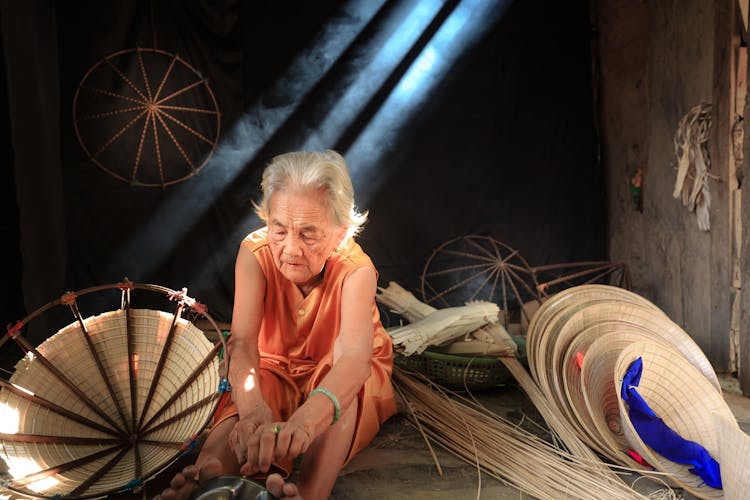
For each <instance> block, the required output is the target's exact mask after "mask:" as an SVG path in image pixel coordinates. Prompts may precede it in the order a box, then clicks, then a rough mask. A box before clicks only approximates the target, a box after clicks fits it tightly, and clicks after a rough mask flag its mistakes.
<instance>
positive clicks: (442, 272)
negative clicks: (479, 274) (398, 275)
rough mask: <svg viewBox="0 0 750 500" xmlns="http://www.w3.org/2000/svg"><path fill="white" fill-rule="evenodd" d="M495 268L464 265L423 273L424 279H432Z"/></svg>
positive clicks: (483, 265) (482, 265) (486, 265)
mask: <svg viewBox="0 0 750 500" xmlns="http://www.w3.org/2000/svg"><path fill="white" fill-rule="evenodd" d="M494 267H495V266H494V265H493V264H472V265H466V266H458V267H451V268H448V269H442V270H440V271H432V272H429V273H425V275H424V276H425V277H426V278H434V277H435V276H443V275H446V274H455V273H458V272H461V271H470V270H472V269H486V270H488V271H489V270H491V269H492V268H494Z"/></svg>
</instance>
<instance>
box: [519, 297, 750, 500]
mask: <svg viewBox="0 0 750 500" xmlns="http://www.w3.org/2000/svg"><path fill="white" fill-rule="evenodd" d="M526 345H527V355H528V362H529V369H530V371H531V375H532V377H533V378H534V380H535V382H536V383H537V385H538V386H539V388H540V389H541V391H542V392H543V393H544V395H545V397H546V398H547V399H548V400H549V402H550V404H551V405H552V406H553V408H554V409H555V411H556V412H557V413H558V415H559V417H560V418H562V419H563V420H564V421H565V422H567V424H569V426H570V427H571V428H572V429H574V430H575V431H576V433H577V434H578V435H579V436H580V438H581V439H582V440H583V441H584V442H585V443H587V444H588V445H589V446H590V447H591V448H592V449H593V450H595V451H596V452H598V453H599V454H600V455H602V456H603V457H605V458H606V459H608V460H609V461H611V462H612V463H615V464H618V465H621V466H625V467H629V468H633V469H635V470H639V471H641V472H642V473H643V474H645V475H649V474H651V473H653V471H656V473H658V475H659V477H660V478H661V479H663V480H666V482H667V483H669V484H671V485H673V486H677V487H680V488H683V489H685V490H686V491H689V492H691V493H692V494H694V495H696V496H698V497H701V498H721V497H723V496H724V494H725V492H724V491H723V490H720V489H714V488H711V487H709V486H707V485H705V484H704V483H703V480H702V479H701V478H700V477H699V476H697V475H695V474H693V473H692V472H690V471H689V470H688V469H689V468H690V466H686V465H682V464H678V463H675V462H671V461H670V460H667V459H666V458H664V457H663V456H660V455H659V454H658V453H656V452H654V451H653V450H651V449H650V448H649V447H648V446H647V445H646V444H645V443H644V442H643V441H642V440H641V439H640V437H639V436H638V433H637V432H636V430H635V428H634V427H633V425H632V423H631V422H630V420H629V418H628V407H627V404H626V403H625V402H624V401H622V399H621V397H620V386H621V381H622V378H623V376H624V374H625V372H626V371H627V369H628V367H629V366H630V364H631V363H632V362H633V361H634V360H636V359H637V358H639V357H640V358H641V359H642V361H643V373H642V376H641V379H640V383H639V386H638V392H639V394H640V395H641V396H642V397H643V398H644V399H645V400H646V402H647V403H648V404H649V406H650V407H651V408H652V410H654V412H655V413H656V414H657V415H658V416H659V417H661V418H662V420H663V421H664V423H665V424H667V425H668V426H669V427H670V428H672V429H673V430H674V431H676V432H677V433H678V434H679V435H680V436H682V437H683V438H685V439H687V440H690V441H695V442H697V443H699V444H701V445H702V446H703V447H704V448H705V449H706V450H707V451H708V452H709V453H710V454H711V456H712V457H714V458H715V459H716V460H717V461H718V460H719V450H720V448H721V446H720V434H719V428H718V424H717V421H720V422H722V423H723V424H724V425H725V426H727V425H728V426H729V427H730V430H726V429H725V430H724V435H728V434H730V431H732V430H736V431H737V432H740V433H742V434H744V433H743V432H742V430H741V429H739V427H738V425H737V421H736V419H735V418H734V416H733V414H732V412H731V410H730V408H729V406H728V405H727V404H726V402H725V401H724V398H723V395H722V392H721V386H720V384H719V380H718V378H717V376H716V373H715V372H714V370H713V367H712V366H711V363H710V362H709V360H708V359H707V358H706V356H705V354H704V353H703V352H702V351H701V349H700V347H699V346H698V345H697V344H696V343H695V341H694V340H693V339H692V338H691V337H690V335H689V334H688V333H687V332H685V331H684V330H683V329H682V328H681V327H680V326H679V325H677V324H676V323H675V322H674V321H672V320H671V319H670V318H669V317H668V316H667V315H666V314H665V313H664V312H663V311H662V310H661V309H659V308H658V307H657V306H656V305H655V304H653V303H652V302H650V301H649V300H647V299H645V298H644V297H642V296H640V295H638V294H636V293H634V292H631V291H628V290H625V289H623V288H619V287H615V286H610V285H603V284H590V285H581V286H576V287H572V288H569V289H567V290H563V291H561V292H559V293H557V294H555V295H553V296H552V297H550V298H549V299H548V300H547V301H545V302H544V303H543V304H542V305H541V307H540V308H539V309H538V310H537V311H536V313H535V314H534V316H533V317H532V318H531V321H530V323H529V328H528V330H527V339H526ZM716 419H721V420H716ZM723 448H724V449H725V454H727V455H729V454H730V453H731V452H730V451H727V450H726V448H727V446H724V447H723ZM735 455H736V454H735ZM634 456H635V457H638V456H640V457H642V459H643V461H636V460H634V458H633V457H634ZM736 459H737V458H736V457H735V460H736ZM739 460H743V461H744V463H745V464H746V465H747V466H743V467H738V466H737V465H736V464H735V465H734V467H733V468H732V469H733V470H737V471H742V470H748V469H750V456H748V455H745V456H744V457H742V458H739ZM644 461H645V463H644ZM720 463H721V462H720ZM726 470H727V472H724V467H722V479H723V480H724V481H725V482H727V480H729V481H730V482H732V483H733V484H735V483H737V482H738V479H737V473H735V472H732V473H731V474H730V472H728V471H729V470H730V469H729V468H726ZM744 474H747V473H744ZM730 475H731V476H732V477H729V476H730ZM725 476H727V477H725ZM739 481H740V482H741V480H739ZM742 484H744V483H742Z"/></svg>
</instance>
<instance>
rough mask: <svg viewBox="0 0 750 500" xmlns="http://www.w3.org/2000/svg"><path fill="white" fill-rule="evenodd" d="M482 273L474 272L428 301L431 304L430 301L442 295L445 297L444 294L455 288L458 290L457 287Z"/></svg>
mask: <svg viewBox="0 0 750 500" xmlns="http://www.w3.org/2000/svg"><path fill="white" fill-rule="evenodd" d="M481 275H482V272H478V273H474V274H472V275H470V276H469V277H468V278H466V279H463V280H461V281H459V282H458V283H456V284H454V285H453V286H450V287H448V288H446V289H445V290H443V291H442V292H440V293H438V294H437V295H435V296H434V297H432V298H431V299H430V300H428V301H426V302H427V303H428V304H429V303H430V302H432V301H434V300H436V299H438V298H440V297H443V296H444V295H446V294H448V293H450V292H452V291H453V290H456V289H457V288H460V287H462V286H463V285H465V284H466V283H469V282H471V281H472V280H473V279H474V278H476V277H477V276H481Z"/></svg>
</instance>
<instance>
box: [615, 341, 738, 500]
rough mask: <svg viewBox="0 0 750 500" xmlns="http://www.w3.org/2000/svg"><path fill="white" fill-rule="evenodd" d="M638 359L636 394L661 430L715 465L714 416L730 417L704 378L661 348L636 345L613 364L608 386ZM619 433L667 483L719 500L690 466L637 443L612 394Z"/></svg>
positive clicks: (717, 493)
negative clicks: (696, 449)
mask: <svg viewBox="0 0 750 500" xmlns="http://www.w3.org/2000/svg"><path fill="white" fill-rule="evenodd" d="M639 357H640V358H642V359H643V373H642V375H641V380H640V383H639V385H638V393H639V394H640V395H641V396H642V397H643V399H644V400H645V401H646V402H647V403H648V405H649V406H650V407H651V409H652V410H653V411H654V413H656V414H657V415H658V416H659V417H660V418H661V419H662V420H663V421H664V423H665V424H666V425H668V426H669V427H670V428H672V429H673V430H674V431H675V432H677V433H678V434H679V435H680V436H682V437H683V438H685V439H687V440H690V441H695V442H696V443H699V444H700V445H702V446H703V447H704V448H705V449H706V451H708V453H709V454H711V456H712V457H714V458H715V459H717V460H718V433H717V428H716V424H715V420H714V418H715V417H714V414H718V415H719V416H722V417H724V418H727V419H730V420H733V419H734V415H733V414H732V411H731V409H730V408H729V406H728V405H727V403H726V402H725V401H724V397H723V396H722V394H721V392H719V391H717V390H716V388H715V387H713V386H712V385H711V384H710V383H709V382H708V381H707V380H706V378H705V377H704V376H703V375H702V374H701V373H700V372H699V371H698V370H696V369H695V367H694V366H693V365H692V364H691V363H690V362H689V361H688V360H687V359H686V358H685V357H684V356H683V355H682V354H680V353H678V352H676V351H674V350H670V349H664V345H663V344H662V343H656V342H636V343H631V344H630V345H629V346H627V347H625V348H624V349H623V350H622V352H621V353H620V355H619V357H618V359H617V362H616V364H615V370H614V374H613V378H612V381H613V383H614V384H615V386H619V384H620V381H621V380H622V377H623V376H624V374H625V372H626V371H627V369H628V367H629V366H630V364H631V363H632V362H633V361H635V360H636V359H638V358H639ZM617 397H618V404H619V407H620V416H621V421H622V430H623V433H624V435H625V437H626V439H627V441H628V443H629V444H630V446H631V448H632V449H633V450H635V451H636V452H638V453H639V454H640V455H641V456H642V457H643V458H645V459H646V461H648V462H649V463H650V464H651V465H653V466H654V468H655V469H657V470H658V471H661V472H666V473H669V474H670V475H671V476H670V479H672V480H673V481H674V482H676V483H677V484H678V485H679V486H680V487H682V488H684V489H685V490H686V491H688V492H690V493H692V494H694V495H696V496H697V497H699V498H723V496H724V494H723V490H717V489H714V488H711V487H709V486H707V485H705V484H704V483H703V480H702V479H701V478H700V477H699V476H698V475H696V474H693V473H691V472H690V471H689V469H690V468H691V466H688V465H682V464H678V463H675V462H672V461H670V460H667V459H666V458H664V457H663V456H661V455H659V454H657V453H655V452H654V451H653V450H651V448H649V447H648V446H646V444H645V443H643V441H642V440H641V439H640V437H639V436H638V433H637V432H636V430H635V428H634V427H633V425H632V424H631V422H630V419H629V417H628V409H627V405H626V404H625V402H624V401H623V400H622V398H621V397H620V393H619V391H617Z"/></svg>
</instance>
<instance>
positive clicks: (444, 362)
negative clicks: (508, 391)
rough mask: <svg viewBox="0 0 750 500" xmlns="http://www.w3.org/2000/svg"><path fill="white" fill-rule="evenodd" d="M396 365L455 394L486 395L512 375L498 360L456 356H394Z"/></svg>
mask: <svg viewBox="0 0 750 500" xmlns="http://www.w3.org/2000/svg"><path fill="white" fill-rule="evenodd" d="M393 362H394V364H396V366H399V367H401V368H403V369H405V370H410V371H414V372H418V373H421V374H422V375H424V376H425V377H427V378H428V379H430V380H431V381H432V382H434V383H436V384H438V385H441V386H443V387H445V388H448V389H451V390H456V391H463V390H467V389H468V390H469V391H483V390H488V389H492V388H493V387H497V386H498V385H502V384H503V383H505V382H507V381H508V380H509V379H510V378H511V374H510V372H509V371H508V369H507V368H505V365H503V363H502V362H501V361H500V360H499V359H497V358H495V357H487V356H457V355H455V354H444V353H439V352H434V351H430V350H425V351H423V352H422V353H421V354H418V355H412V356H403V355H401V354H394V358H393Z"/></svg>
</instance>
